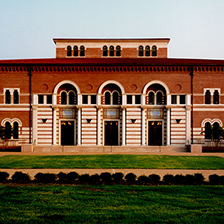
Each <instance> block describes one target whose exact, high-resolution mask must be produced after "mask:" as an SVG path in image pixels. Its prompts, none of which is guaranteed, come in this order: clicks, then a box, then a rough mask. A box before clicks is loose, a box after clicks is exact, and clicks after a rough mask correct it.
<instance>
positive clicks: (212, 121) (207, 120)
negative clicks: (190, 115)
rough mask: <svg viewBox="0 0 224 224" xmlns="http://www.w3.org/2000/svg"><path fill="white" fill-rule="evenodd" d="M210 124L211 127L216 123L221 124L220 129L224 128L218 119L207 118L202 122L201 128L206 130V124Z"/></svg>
mask: <svg viewBox="0 0 224 224" xmlns="http://www.w3.org/2000/svg"><path fill="white" fill-rule="evenodd" d="M207 122H209V123H210V124H211V125H213V124H214V123H215V122H217V123H219V125H220V127H223V122H222V121H221V120H220V119H218V118H214V119H210V118H206V119H204V120H203V121H202V122H201V127H202V128H204V127H205V124H206V123H207Z"/></svg>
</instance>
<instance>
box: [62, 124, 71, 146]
mask: <svg viewBox="0 0 224 224" xmlns="http://www.w3.org/2000/svg"><path fill="white" fill-rule="evenodd" d="M61 145H74V121H62V122H61Z"/></svg>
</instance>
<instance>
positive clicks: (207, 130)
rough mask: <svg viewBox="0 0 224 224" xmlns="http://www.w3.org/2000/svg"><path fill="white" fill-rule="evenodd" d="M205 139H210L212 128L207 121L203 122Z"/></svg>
mask: <svg viewBox="0 0 224 224" xmlns="http://www.w3.org/2000/svg"><path fill="white" fill-rule="evenodd" d="M205 139H212V129H211V124H210V123H209V122H207V123H205Z"/></svg>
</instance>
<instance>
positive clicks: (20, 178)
mask: <svg viewBox="0 0 224 224" xmlns="http://www.w3.org/2000/svg"><path fill="white" fill-rule="evenodd" d="M12 181H13V182H18V183H24V182H25V183H27V182H30V176H29V175H28V174H27V173H22V172H21V171H17V172H15V173H14V174H13V175H12Z"/></svg>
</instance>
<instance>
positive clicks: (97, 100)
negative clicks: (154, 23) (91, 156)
mask: <svg viewBox="0 0 224 224" xmlns="http://www.w3.org/2000/svg"><path fill="white" fill-rule="evenodd" d="M169 41H170V39H169V38H161V39H54V43H55V45H56V58H53V59H19V60H18V59H16V60H0V80H1V82H0V89H1V91H0V124H1V125H2V126H7V125H8V126H12V127H13V128H14V130H15V131H14V134H13V136H12V137H11V140H10V142H12V144H24V143H30V144H32V150H39V151H62V150H64V151H66V150H67V151H85V150H92V151H96V152H98V151H105V150H109V148H111V147H109V148H108V147H107V146H113V150H115V151H117V152H119V151H150V150H152V151H153V150H161V148H162V149H163V150H185V149H186V146H187V145H190V144H192V143H201V144H202V143H203V144H205V142H206V141H209V139H210V138H211V136H210V135H209V133H205V132H204V131H205V130H206V128H208V127H210V126H211V125H213V124H215V125H220V126H223V121H224V114H223V113H222V111H224V104H223V102H224V92H223V89H224V82H223V79H224V61H223V60H198V59H173V58H167V51H168V43H169ZM71 146H73V147H71ZM111 149H112V148H111Z"/></svg>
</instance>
